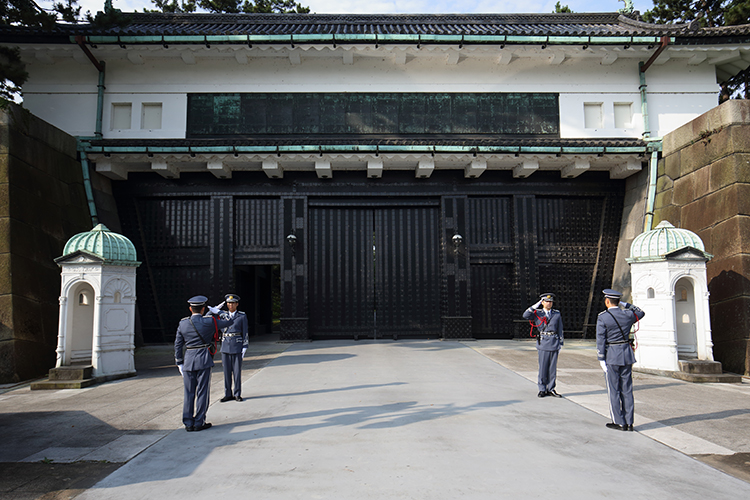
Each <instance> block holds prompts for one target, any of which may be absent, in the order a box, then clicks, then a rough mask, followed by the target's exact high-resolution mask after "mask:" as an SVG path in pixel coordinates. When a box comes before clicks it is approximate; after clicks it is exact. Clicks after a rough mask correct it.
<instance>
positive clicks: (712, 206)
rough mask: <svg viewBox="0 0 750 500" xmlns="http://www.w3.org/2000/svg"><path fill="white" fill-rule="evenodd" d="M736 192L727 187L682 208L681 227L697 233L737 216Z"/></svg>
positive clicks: (734, 187) (734, 189) (732, 188)
mask: <svg viewBox="0 0 750 500" xmlns="http://www.w3.org/2000/svg"><path fill="white" fill-rule="evenodd" d="M737 195H738V190H737V189H736V186H729V187H726V188H724V189H722V190H720V191H716V192H713V193H711V194H709V195H708V196H704V197H702V198H699V199H697V200H695V201H694V202H692V203H689V204H687V205H685V206H684V207H683V208H682V227H684V228H685V229H690V230H691V231H699V230H701V229H703V228H706V227H711V226H713V225H715V224H718V223H719V222H722V221H725V220H727V219H729V218H731V217H734V216H736V215H737V207H738V200H737Z"/></svg>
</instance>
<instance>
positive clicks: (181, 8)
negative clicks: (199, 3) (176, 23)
mask: <svg viewBox="0 0 750 500" xmlns="http://www.w3.org/2000/svg"><path fill="white" fill-rule="evenodd" d="M151 3H153V4H154V5H155V6H156V10H149V9H143V12H164V13H165V14H181V13H185V12H195V9H196V0H179V1H178V0H171V1H168V0H151Z"/></svg>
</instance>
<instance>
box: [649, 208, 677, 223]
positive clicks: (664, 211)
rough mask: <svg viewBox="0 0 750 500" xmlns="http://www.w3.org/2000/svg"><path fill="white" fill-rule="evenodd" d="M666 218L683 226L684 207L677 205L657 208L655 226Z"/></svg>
mask: <svg viewBox="0 0 750 500" xmlns="http://www.w3.org/2000/svg"><path fill="white" fill-rule="evenodd" d="M664 220H666V221H669V222H670V223H671V224H672V225H673V226H675V227H682V209H681V208H680V207H677V206H675V205H670V206H668V207H664V208H657V209H655V210H654V222H653V227H656V226H657V225H659V223H660V222H661V221H664Z"/></svg>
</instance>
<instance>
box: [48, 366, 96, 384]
mask: <svg viewBox="0 0 750 500" xmlns="http://www.w3.org/2000/svg"><path fill="white" fill-rule="evenodd" d="M93 372H94V367H93V366H91V365H70V366H58V367H57V368H52V369H51V370H50V371H49V380H50V381H53V380H59V381H75V380H86V379H90V378H91V375H92V374H93Z"/></svg>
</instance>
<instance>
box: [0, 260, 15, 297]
mask: <svg viewBox="0 0 750 500" xmlns="http://www.w3.org/2000/svg"><path fill="white" fill-rule="evenodd" d="M11 262H12V259H11V257H10V254H9V253H0V295H5V294H8V295H10V294H11V293H13V279H12V274H11V272H10V269H11Z"/></svg>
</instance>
